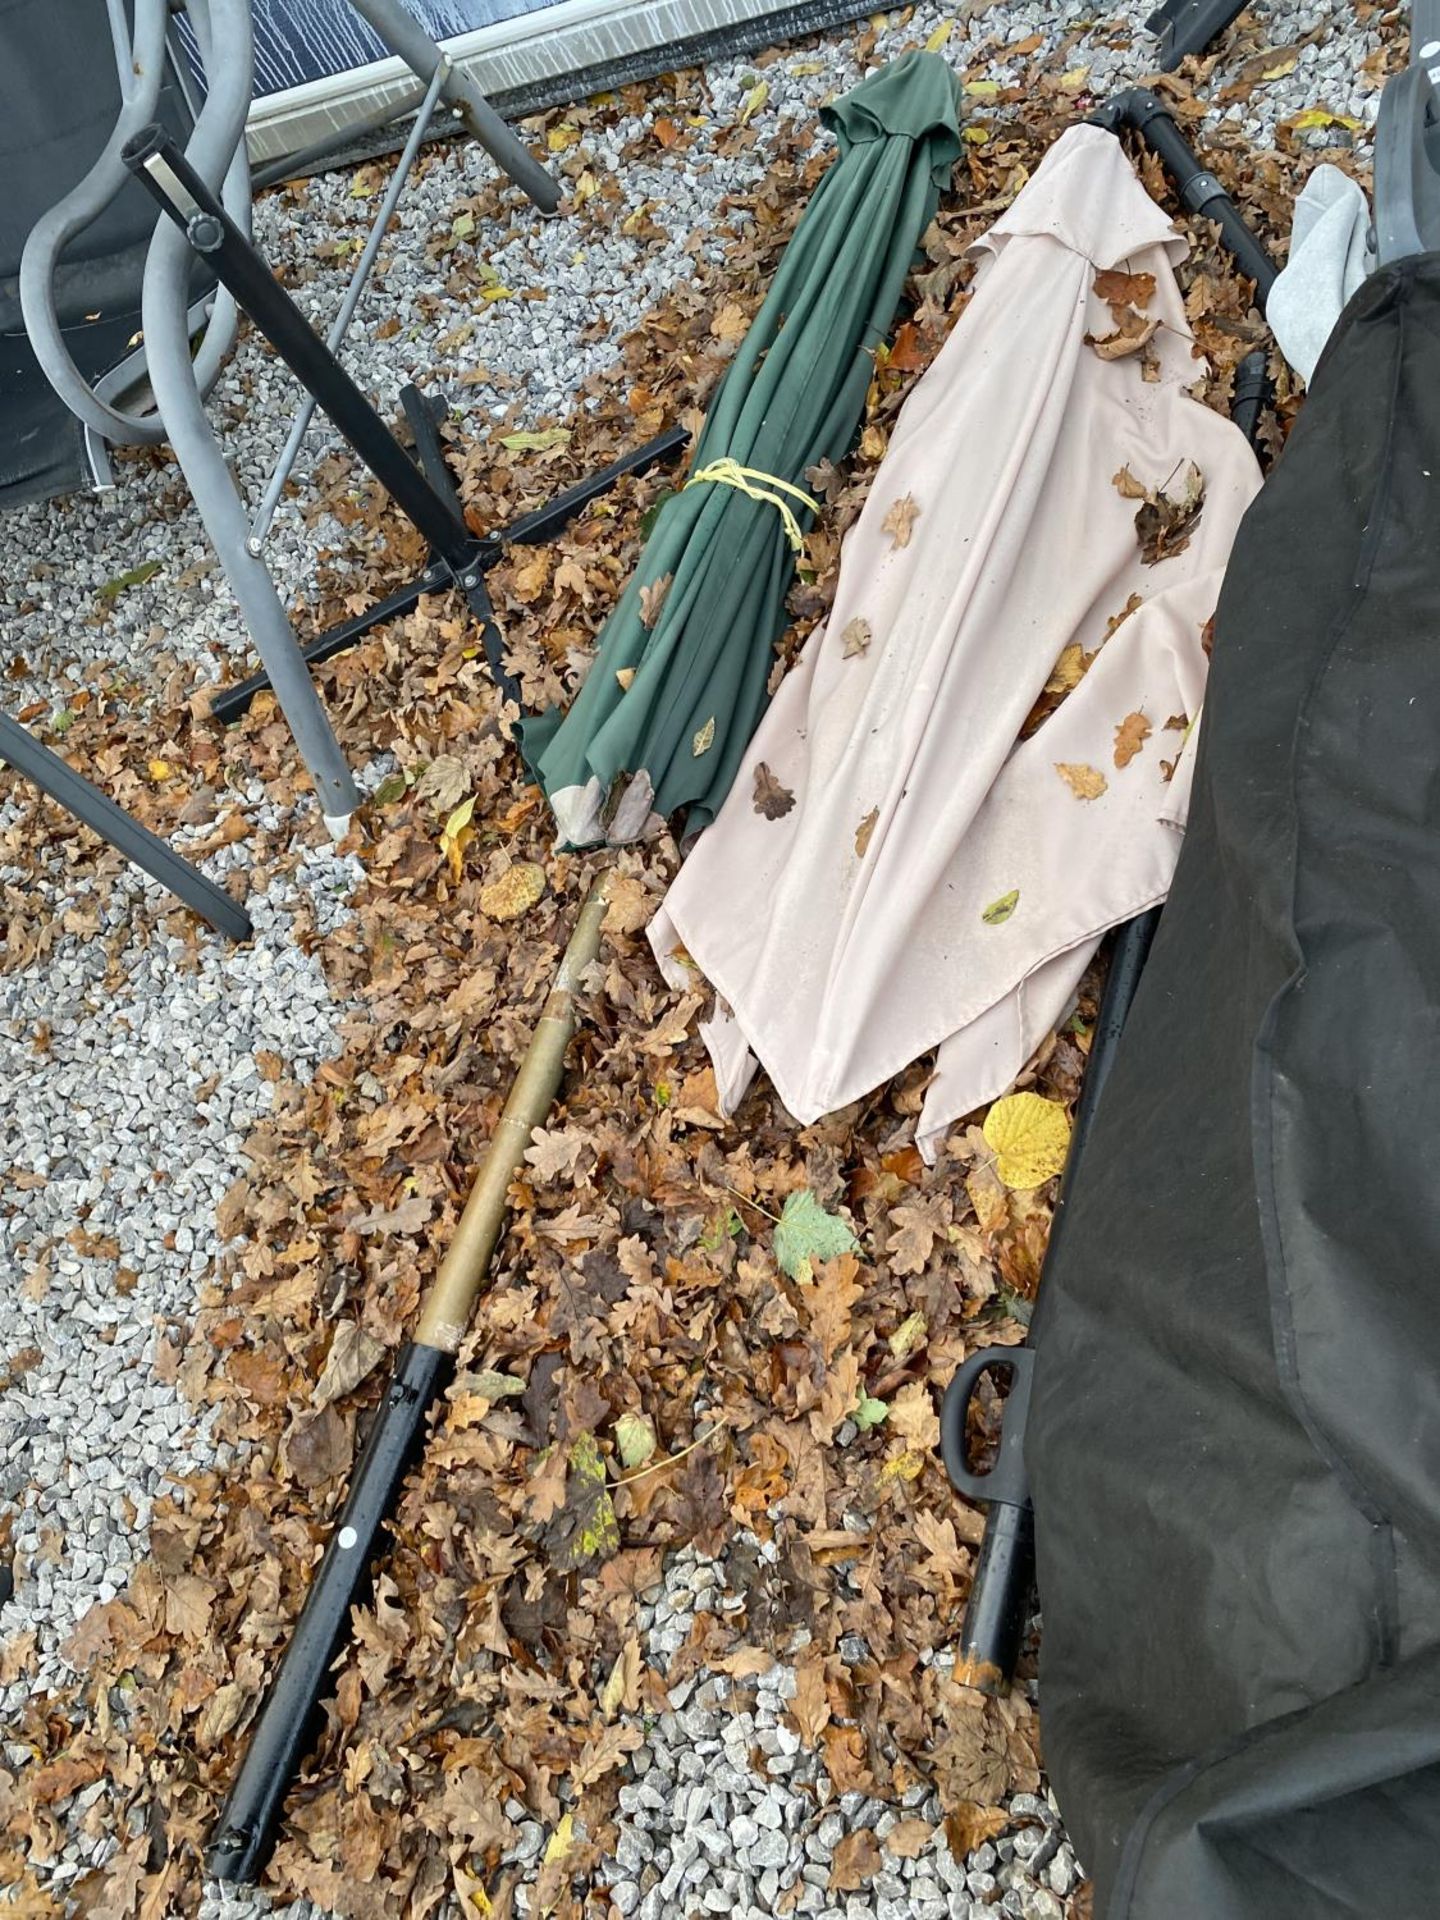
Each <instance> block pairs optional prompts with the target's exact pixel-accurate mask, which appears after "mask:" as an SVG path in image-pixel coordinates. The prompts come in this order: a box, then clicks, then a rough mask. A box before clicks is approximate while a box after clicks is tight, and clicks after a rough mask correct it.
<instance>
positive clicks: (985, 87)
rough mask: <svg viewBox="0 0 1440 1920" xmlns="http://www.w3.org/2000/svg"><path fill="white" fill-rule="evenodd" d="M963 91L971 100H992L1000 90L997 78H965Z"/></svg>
mask: <svg viewBox="0 0 1440 1920" xmlns="http://www.w3.org/2000/svg"><path fill="white" fill-rule="evenodd" d="M965 91H966V93H968V94H969V95H970V98H971V99H972V100H993V99H995V98H996V96H997V95H998V94H999V92H1000V82H999V81H998V80H967V81H966V82H965Z"/></svg>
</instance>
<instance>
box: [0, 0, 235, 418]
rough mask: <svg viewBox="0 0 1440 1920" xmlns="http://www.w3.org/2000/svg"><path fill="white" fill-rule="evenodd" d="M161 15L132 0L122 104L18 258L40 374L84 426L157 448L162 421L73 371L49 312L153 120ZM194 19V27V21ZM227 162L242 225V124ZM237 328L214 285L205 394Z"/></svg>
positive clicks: (200, 358)
mask: <svg viewBox="0 0 1440 1920" xmlns="http://www.w3.org/2000/svg"><path fill="white" fill-rule="evenodd" d="M168 18H169V9H168V7H167V5H166V0H136V7H135V35H134V40H133V42H132V43H131V45H130V47H129V49H128V50H127V52H126V56H125V58H124V59H123V60H122V61H121V64H120V86H121V93H122V96H123V105H122V107H121V110H120V113H119V116H118V117H117V119H116V122H115V127H114V130H113V131H112V133H111V135H110V138H109V140H108V141H107V142H106V145H105V149H104V151H103V152H102V153H101V155H100V157H99V159H98V160H97V161H96V162H95V164H94V166H93V167H91V169H90V171H89V172H88V173H87V174H86V175H85V177H84V179H83V180H81V181H80V182H79V184H78V185H77V186H76V187H75V188H74V189H73V190H72V191H71V192H70V193H68V194H67V195H66V196H65V198H64V199H63V200H61V201H60V202H59V203H58V204H57V205H55V206H53V207H52V208H51V209H50V211H49V212H48V213H46V214H44V215H43V216H42V217H41V218H40V219H39V220H37V221H36V223H35V225H34V227H33V228H32V229H31V232H30V235H29V237H28V239H27V240H26V242H25V249H24V252H23V254H22V255H21V260H20V276H19V291H20V308H21V312H22V314H23V315H24V320H25V331H26V333H27V334H28V335H29V338H30V344H31V346H32V347H33V349H34V352H35V358H36V359H37V361H38V362H39V363H40V367H41V369H42V371H43V372H44V374H45V377H46V379H47V380H48V381H49V382H50V384H51V386H52V387H54V389H55V391H56V393H58V394H59V396H60V398H61V399H62V400H63V401H64V402H65V405H66V406H67V407H68V408H69V409H70V411H71V412H72V413H73V414H74V415H75V417H76V419H78V420H79V421H80V422H81V424H82V425H83V426H85V427H87V428H89V429H90V430H91V431H92V432H94V433H98V434H100V435H101V436H103V437H104V438H105V439H107V440H111V441H114V442H116V443H117V444H118V445H125V446H156V445H158V444H159V443H160V442H161V441H163V440H164V439H165V437H166V433H165V427H164V423H163V422H162V421H161V420H160V418H159V416H158V415H154V414H136V413H130V412H128V411H126V410H124V409H122V408H119V407H116V406H112V405H111V404H110V403H109V402H108V401H107V400H105V399H102V398H101V397H100V396H99V395H98V394H97V393H96V391H95V390H94V388H93V387H92V386H91V384H90V382H89V381H88V380H86V379H85V377H84V375H83V374H81V373H80V371H79V369H78V368H77V367H76V365H75V363H74V361H73V360H72V359H71V357H70V352H69V349H68V347H67V346H66V344H65V336H64V332H63V330H62V328H61V325H60V318H59V315H58V313H57V312H56V308H55V294H54V275H55V269H56V266H57V263H58V261H59V259H60V255H61V253H62V252H63V251H64V249H65V247H66V246H67V245H68V244H69V242H70V241H71V240H72V239H73V238H74V237H75V235H76V234H77V233H81V232H83V231H84V229H85V228H86V227H88V226H89V225H90V223H91V221H92V220H94V219H95V218H96V217H97V216H98V215H99V214H100V213H102V212H103V211H104V209H105V208H106V207H107V206H108V205H109V204H110V202H111V201H112V200H113V199H114V198H115V195H116V194H117V193H118V192H119V191H120V189H121V188H122V187H123V186H125V185H126V183H127V182H128V180H129V174H128V172H127V171H126V168H125V165H124V163H123V161H122V160H121V159H120V151H121V148H122V147H123V146H124V145H125V142H126V141H127V140H128V139H130V137H131V136H132V135H133V134H135V133H136V132H138V130H139V129H140V128H141V127H142V126H144V125H146V123H147V122H148V121H150V120H152V119H153V118H154V115H155V104H156V101H157V100H158V98H159V94H160V85H161V81H162V79H163V77H164V67H165V35H166V25H167V21H168ZM198 24H201V22H200V21H199V20H197V25H198ZM111 30H112V35H113V36H114V38H115V41H116V46H117V50H118V49H119V47H120V44H121V43H120V34H119V24H117V18H116V15H115V13H114V12H113V11H112V14H111ZM226 166H228V171H227V172H226V177H225V194H224V197H225V201H226V209H227V211H228V212H230V213H231V215H232V217H233V218H237V219H238V218H239V217H240V215H239V206H240V202H241V200H242V199H243V203H244V208H245V218H246V220H247V222H248V218H249V201H250V189H249V176H248V172H247V167H248V161H247V158H246V155H245V150H244V139H243V127H242V129H241V132H240V134H237V136H236V150H235V152H234V153H233V154H231V155H227V156H226V157H225V159H224V160H223V161H221V162H220V163H219V165H218V166H217V169H216V172H217V175H218V172H219V171H220V168H221V167H226ZM212 177H215V176H212ZM237 327H238V315H237V313H236V309H235V303H234V301H233V300H232V299H231V297H230V296H229V294H227V293H225V292H224V290H223V289H221V290H220V291H219V292H218V293H217V296H216V300H215V305H214V308H213V310H212V312H211V315H210V322H209V325H208V327H207V329H206V333H205V338H204V340H203V341H202V343H201V346H200V348H199V351H198V352H197V353H196V355H195V357H194V361H193V372H192V377H193V378H194V379H195V380H197V381H198V382H199V384H200V388H201V391H202V392H207V393H208V392H209V390H210V388H211V386H213V384H214V382H215V379H216V376H217V375H218V373H219V371H220V368H221V366H222V365H223V364H224V361H225V357H226V355H227V354H228V353H229V351H230V349H231V347H232V346H233V345H234V341H235V334H236V330H237Z"/></svg>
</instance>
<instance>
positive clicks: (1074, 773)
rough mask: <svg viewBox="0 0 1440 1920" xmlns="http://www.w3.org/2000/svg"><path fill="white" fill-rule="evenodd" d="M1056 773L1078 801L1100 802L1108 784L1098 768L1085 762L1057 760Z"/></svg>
mask: <svg viewBox="0 0 1440 1920" xmlns="http://www.w3.org/2000/svg"><path fill="white" fill-rule="evenodd" d="M1055 771H1056V772H1057V773H1058V774H1059V776H1060V778H1061V779H1062V780H1063V781H1064V782H1065V784H1066V786H1067V787H1069V789H1070V791H1071V792H1072V793H1073V794H1074V795H1075V798H1076V799H1077V800H1098V799H1099V798H1100V796H1101V794H1102V793H1104V791H1105V788H1106V786H1107V784H1108V782H1107V781H1106V779H1105V776H1104V774H1103V773H1101V771H1100V769H1099V768H1098V767H1092V766H1088V765H1087V764H1086V763H1085V761H1083V760H1057V761H1056V762H1055Z"/></svg>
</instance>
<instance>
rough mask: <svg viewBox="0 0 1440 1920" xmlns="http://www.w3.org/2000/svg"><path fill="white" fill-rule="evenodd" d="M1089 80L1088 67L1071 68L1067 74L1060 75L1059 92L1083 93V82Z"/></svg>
mask: <svg viewBox="0 0 1440 1920" xmlns="http://www.w3.org/2000/svg"><path fill="white" fill-rule="evenodd" d="M1089 78H1090V69H1089V67H1072V68H1071V69H1070V71H1069V73H1062V74H1061V76H1060V91H1061V92H1062V93H1083V92H1084V91H1085V82H1086V81H1087V80H1088V79H1089Z"/></svg>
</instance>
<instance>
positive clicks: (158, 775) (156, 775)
mask: <svg viewBox="0 0 1440 1920" xmlns="http://www.w3.org/2000/svg"><path fill="white" fill-rule="evenodd" d="M174 771H175V769H174V768H173V767H172V766H171V764H170V762H169V761H168V760H152V761H151V762H150V778H151V779H152V780H168V779H169V778H170V776H171V774H172V773H173V772H174Z"/></svg>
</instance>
